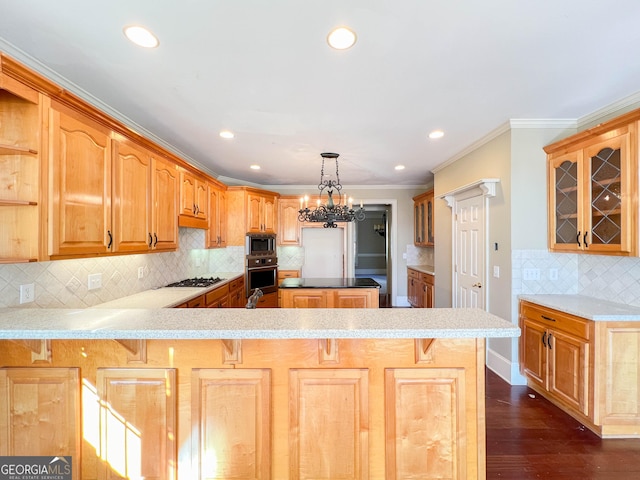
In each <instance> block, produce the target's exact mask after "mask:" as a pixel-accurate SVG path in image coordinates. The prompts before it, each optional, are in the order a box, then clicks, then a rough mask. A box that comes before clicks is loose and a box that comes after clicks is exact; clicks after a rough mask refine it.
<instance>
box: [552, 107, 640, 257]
mask: <svg viewBox="0 0 640 480" xmlns="http://www.w3.org/2000/svg"><path fill="white" fill-rule="evenodd" d="M636 116H637V113H636ZM625 118H628V115H627V116H623V117H620V118H618V119H615V120H612V121H611V122H608V123H605V124H602V125H599V126H597V127H594V128H593V129H590V130H587V131H584V132H581V133H579V134H576V135H574V136H572V137H569V138H568V139H565V140H562V141H560V142H556V143H554V144H552V145H548V146H547V147H545V151H546V152H547V169H548V175H547V177H548V195H549V197H548V209H549V212H548V221H549V225H548V244H549V249H550V250H551V251H554V252H578V253H597V254H607V255H638V245H637V244H638V232H637V229H638V222H637V212H638V206H637V205H638V202H637V188H638V178H637V171H638V161H637V157H638V153H637V128H638V125H637V121H636V120H625ZM625 122H626V123H625Z"/></svg>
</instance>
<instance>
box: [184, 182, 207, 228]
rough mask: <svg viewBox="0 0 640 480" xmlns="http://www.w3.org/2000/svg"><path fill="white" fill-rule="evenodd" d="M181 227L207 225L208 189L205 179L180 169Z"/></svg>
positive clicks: (203, 226) (205, 226) (201, 226)
mask: <svg viewBox="0 0 640 480" xmlns="http://www.w3.org/2000/svg"><path fill="white" fill-rule="evenodd" d="M179 224H180V226H181V227H192V228H205V229H206V228H208V227H209V190H208V185H207V181H206V180H205V179H204V178H203V177H200V176H198V175H196V174H195V173H192V172H190V171H188V170H184V169H181V170H180V219H179Z"/></svg>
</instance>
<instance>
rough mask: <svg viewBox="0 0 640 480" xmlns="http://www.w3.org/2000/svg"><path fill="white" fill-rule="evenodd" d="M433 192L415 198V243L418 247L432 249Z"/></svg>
mask: <svg viewBox="0 0 640 480" xmlns="http://www.w3.org/2000/svg"><path fill="white" fill-rule="evenodd" d="M433 199H434V196H433V190H429V191H428V192H424V193H421V194H420V195H417V196H415V197H413V243H414V245H416V246H417V247H432V246H433V245H434V243H435V237H434V233H433V223H434V221H433Z"/></svg>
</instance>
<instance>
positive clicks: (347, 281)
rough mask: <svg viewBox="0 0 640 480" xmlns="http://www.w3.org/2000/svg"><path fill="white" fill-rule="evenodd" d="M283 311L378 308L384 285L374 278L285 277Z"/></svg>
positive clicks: (281, 295) (282, 290) (282, 293)
mask: <svg viewBox="0 0 640 480" xmlns="http://www.w3.org/2000/svg"><path fill="white" fill-rule="evenodd" d="M279 288H280V292H279V293H280V306H281V307H282V308H378V306H379V305H380V301H379V291H380V284H379V283H378V282H376V281H375V280H373V279H371V278H285V279H284V280H283V281H282V282H281V283H280V286H279Z"/></svg>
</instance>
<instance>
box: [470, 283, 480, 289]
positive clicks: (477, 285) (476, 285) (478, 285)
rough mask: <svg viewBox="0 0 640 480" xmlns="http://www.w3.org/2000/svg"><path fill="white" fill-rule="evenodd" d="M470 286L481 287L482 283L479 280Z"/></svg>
mask: <svg viewBox="0 0 640 480" xmlns="http://www.w3.org/2000/svg"><path fill="white" fill-rule="evenodd" d="M471 286H472V287H478V288H482V284H481V283H480V282H478V283H474V284H473V285H471Z"/></svg>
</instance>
